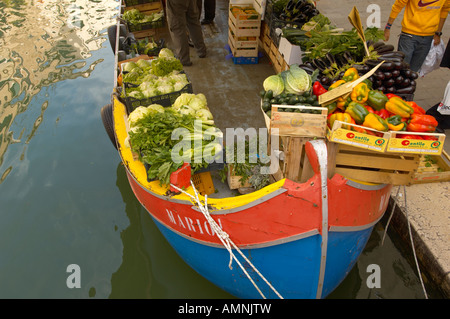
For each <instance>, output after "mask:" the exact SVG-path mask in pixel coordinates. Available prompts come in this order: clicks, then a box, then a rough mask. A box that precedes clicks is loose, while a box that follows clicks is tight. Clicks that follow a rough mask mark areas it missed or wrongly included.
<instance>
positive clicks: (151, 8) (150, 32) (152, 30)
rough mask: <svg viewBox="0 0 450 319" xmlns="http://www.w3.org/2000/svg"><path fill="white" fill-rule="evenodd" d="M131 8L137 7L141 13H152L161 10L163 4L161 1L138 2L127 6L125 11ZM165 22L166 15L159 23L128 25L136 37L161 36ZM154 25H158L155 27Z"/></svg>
mask: <svg viewBox="0 0 450 319" xmlns="http://www.w3.org/2000/svg"><path fill="white" fill-rule="evenodd" d="M131 9H137V10H139V11H140V12H141V13H143V14H145V15H149V14H151V13H156V12H160V11H161V10H163V5H162V2H161V1H154V2H150V3H144V4H138V5H135V6H126V7H125V8H124V11H123V12H124V13H125V12H126V11H129V10H131ZM164 23H165V17H163V18H162V21H161V22H160V23H158V24H143V25H142V26H141V27H139V25H138V26H133V25H130V24H129V25H128V26H129V28H130V31H132V32H133V35H134V37H135V38H136V39H138V40H139V39H144V38H146V37H153V38H155V37H159V35H160V33H161V31H162V30H164ZM154 25H157V27H155V26H154Z"/></svg>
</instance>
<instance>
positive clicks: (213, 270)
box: [153, 218, 373, 299]
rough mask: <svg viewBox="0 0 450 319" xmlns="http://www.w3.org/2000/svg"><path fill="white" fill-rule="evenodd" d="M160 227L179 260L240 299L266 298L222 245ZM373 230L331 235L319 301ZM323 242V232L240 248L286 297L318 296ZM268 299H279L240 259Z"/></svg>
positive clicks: (351, 263)
mask: <svg viewBox="0 0 450 319" xmlns="http://www.w3.org/2000/svg"><path fill="white" fill-rule="evenodd" d="M153 220H154V221H155V223H156V225H157V227H158V228H159V230H160V231H161V233H162V234H163V235H164V237H165V238H166V239H167V240H168V242H169V243H170V244H171V245H172V247H173V248H174V249H175V251H176V252H177V253H178V255H179V256H181V258H182V259H183V260H184V261H185V262H186V263H187V264H188V265H189V266H191V267H192V268H193V269H194V270H196V271H197V272H198V273H199V274H201V275H202V276H203V277H205V278H206V279H208V280H209V281H211V282H212V283H213V284H215V285H216V286H218V287H220V288H222V289H223V290H225V291H227V292H228V293H230V294H232V295H233V296H236V297H238V298H246V299H258V298H261V297H262V296H261V295H260V293H259V292H258V291H257V289H256V288H255V287H254V285H253V284H252V282H251V281H250V280H249V279H248V278H247V276H246V275H245V273H244V272H243V271H242V270H241V269H240V267H239V266H238V265H237V264H236V262H234V261H233V264H232V269H230V268H229V263H230V254H229V252H228V251H227V250H226V249H225V248H224V247H218V246H217V247H214V246H211V245H204V244H202V243H199V242H196V241H193V240H191V239H189V238H186V237H184V236H182V235H180V234H179V233H176V232H174V231H173V230H171V229H169V228H167V227H166V226H165V225H163V224H161V223H160V222H159V221H158V220H156V219H154V218H153ZM372 229H373V226H370V227H368V228H366V229H364V230H358V231H345V232H342V231H339V232H336V231H330V232H329V233H328V255H327V260H326V269H325V278H324V283H323V288H322V295H321V298H325V297H326V296H327V295H328V294H329V293H331V292H332V291H333V290H334V289H335V288H336V287H337V286H338V285H339V284H340V283H341V282H342V280H344V278H345V277H346V275H347V274H348V273H349V272H350V270H351V269H352V267H353V266H354V265H355V263H356V261H357V259H358V257H359V255H360V254H361V252H362V250H363V249H364V247H365V245H366V243H367V241H368V239H369V237H370V234H371V232H372ZM321 243H322V238H321V235H320V234H314V235H311V236H309V237H305V238H301V239H297V240H293V241H290V242H284V243H274V244H273V245H269V246H265V247H255V248H251V249H241V251H242V252H243V253H244V254H245V255H246V256H247V258H248V259H249V260H250V261H251V263H252V264H253V265H254V266H255V267H256V269H257V270H258V271H259V272H260V273H261V274H262V275H263V276H264V277H265V278H266V279H267V281H268V282H269V283H271V284H272V286H274V288H275V289H276V290H277V291H278V292H279V294H280V295H281V296H282V297H283V298H285V299H313V298H316V295H317V289H318V282H319V270H320V256H321ZM235 255H236V256H238V258H239V260H240V261H241V263H242V264H243V266H244V268H245V269H246V270H247V272H248V273H249V274H250V276H251V277H252V278H253V281H254V282H255V283H256V284H257V286H258V287H259V289H260V290H261V292H262V293H263V295H264V296H265V298H268V299H276V298H279V297H278V296H277V295H276V294H275V293H274V291H273V290H272V289H271V288H270V287H269V286H268V285H267V284H266V283H265V282H264V281H263V280H262V279H261V278H260V277H259V276H258V274H257V273H255V271H254V270H253V268H252V267H250V265H249V264H248V263H246V262H245V260H244V259H243V258H242V257H241V256H239V254H238V253H237V252H235Z"/></svg>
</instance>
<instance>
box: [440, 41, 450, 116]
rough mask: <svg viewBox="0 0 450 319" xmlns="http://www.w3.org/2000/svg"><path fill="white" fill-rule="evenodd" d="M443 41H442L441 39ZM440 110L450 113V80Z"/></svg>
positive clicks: (442, 112)
mask: <svg viewBox="0 0 450 319" xmlns="http://www.w3.org/2000/svg"><path fill="white" fill-rule="evenodd" d="M441 42H442V41H441ZM437 110H438V112H439V113H441V114H442V115H450V81H448V83H447V87H446V88H445V92H444V98H443V99H442V101H441V103H439V106H438V108H437Z"/></svg>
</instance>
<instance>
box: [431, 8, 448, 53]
mask: <svg viewBox="0 0 450 319" xmlns="http://www.w3.org/2000/svg"><path fill="white" fill-rule="evenodd" d="M449 10H450V0H447V2H446V3H445V4H444V6H443V7H442V9H441V15H440V17H441V18H440V19H439V25H438V28H437V30H436V33H438V34H439V35H438V34H435V35H434V37H433V40H434V45H438V44H439V43H440V42H441V36H440V34H441V33H442V29H443V28H444V24H445V20H446V19H447V15H448V12H449Z"/></svg>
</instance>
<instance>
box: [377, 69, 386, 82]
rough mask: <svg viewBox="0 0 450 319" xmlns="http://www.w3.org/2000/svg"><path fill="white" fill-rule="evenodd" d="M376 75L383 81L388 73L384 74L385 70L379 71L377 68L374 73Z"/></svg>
mask: <svg viewBox="0 0 450 319" xmlns="http://www.w3.org/2000/svg"><path fill="white" fill-rule="evenodd" d="M374 76H375V78H376V79H377V80H381V81H383V80H384V79H385V78H386V75H385V74H384V72H383V71H379V70H377V71H376V72H375V73H374Z"/></svg>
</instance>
